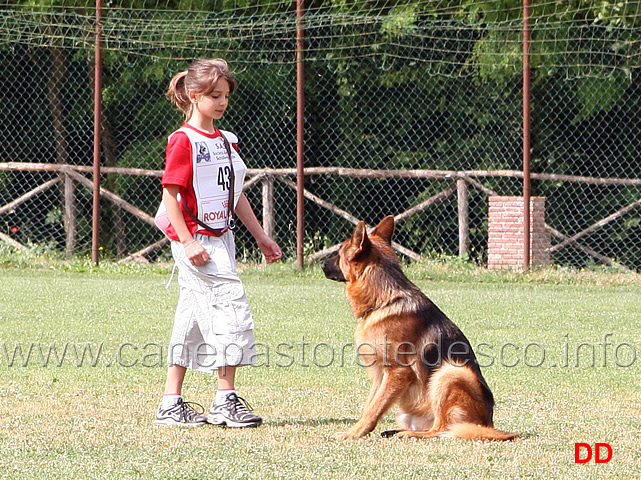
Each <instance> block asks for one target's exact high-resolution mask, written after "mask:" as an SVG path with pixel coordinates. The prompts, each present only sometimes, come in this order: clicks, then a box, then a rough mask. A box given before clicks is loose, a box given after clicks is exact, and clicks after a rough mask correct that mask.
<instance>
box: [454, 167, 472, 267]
mask: <svg viewBox="0 0 641 480" xmlns="http://www.w3.org/2000/svg"><path fill="white" fill-rule="evenodd" d="M467 190H468V188H467V181H465V179H463V178H459V179H458V180H456V194H457V199H458V202H457V205H458V255H459V257H461V258H465V257H466V256H467V254H468V248H469V246H470V209H469V204H468V192H467Z"/></svg>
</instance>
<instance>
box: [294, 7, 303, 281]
mask: <svg viewBox="0 0 641 480" xmlns="http://www.w3.org/2000/svg"><path fill="white" fill-rule="evenodd" d="M303 13H304V4H303V0H296V261H297V265H298V269H299V270H302V269H303V260H304V259H303V255H304V252H303V244H304V241H305V197H304V196H303V193H304V192H303V190H304V188H305V173H304V168H305V157H304V155H305V76H304V64H303V58H304V48H305V37H304V36H305V32H304V29H303V28H304V25H303Z"/></svg>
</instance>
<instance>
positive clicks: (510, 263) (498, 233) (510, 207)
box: [487, 197, 550, 270]
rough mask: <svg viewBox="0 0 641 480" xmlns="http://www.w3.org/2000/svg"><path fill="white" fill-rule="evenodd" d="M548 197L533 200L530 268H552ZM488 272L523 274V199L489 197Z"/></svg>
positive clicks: (531, 204) (531, 208)
mask: <svg viewBox="0 0 641 480" xmlns="http://www.w3.org/2000/svg"><path fill="white" fill-rule="evenodd" d="M549 248H550V232H549V231H548V230H546V228H545V197H531V198H530V265H531V266H532V267H542V266H547V265H549V264H550V250H549ZM487 268H489V269H512V270H523V197H489V218H488V239H487Z"/></svg>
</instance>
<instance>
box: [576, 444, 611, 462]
mask: <svg viewBox="0 0 641 480" xmlns="http://www.w3.org/2000/svg"><path fill="white" fill-rule="evenodd" d="M603 449H605V450H607V454H606V455H605V456H602V455H601V451H602V450H603ZM582 451H583V453H582ZM590 460H592V447H591V446H590V445H589V444H588V443H575V444H574V463H588V462H589V461H590ZM610 460H612V447H611V446H610V445H609V444H607V443H595V444H594V463H608V462H609V461H610Z"/></svg>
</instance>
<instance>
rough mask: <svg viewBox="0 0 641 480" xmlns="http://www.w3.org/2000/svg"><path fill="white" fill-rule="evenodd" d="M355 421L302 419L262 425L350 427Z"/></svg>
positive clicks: (267, 422)
mask: <svg viewBox="0 0 641 480" xmlns="http://www.w3.org/2000/svg"><path fill="white" fill-rule="evenodd" d="M357 420H358V419H356V418H303V419H290V420H267V421H266V422H264V423H263V425H267V426H270V427H286V426H301V427H320V426H323V425H351V424H353V423H356V421H357Z"/></svg>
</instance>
